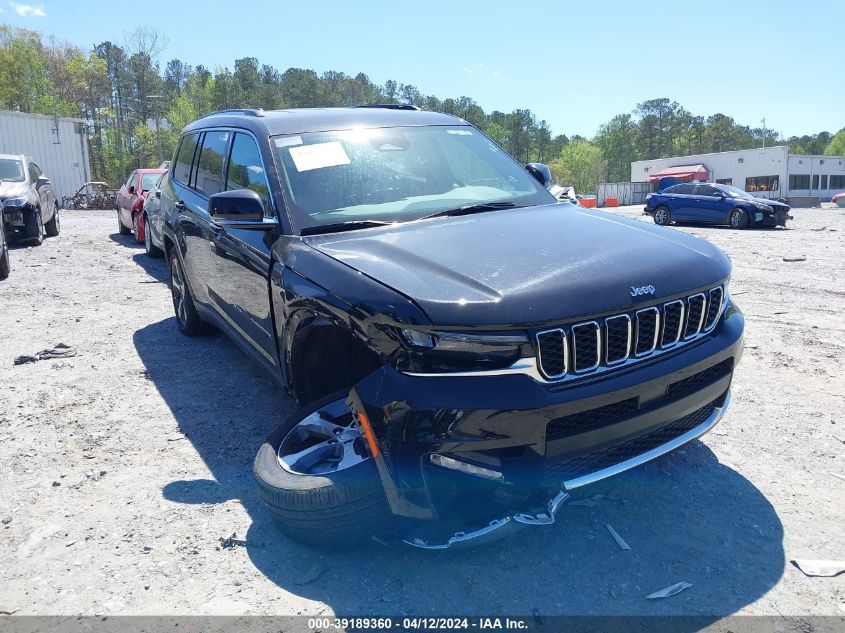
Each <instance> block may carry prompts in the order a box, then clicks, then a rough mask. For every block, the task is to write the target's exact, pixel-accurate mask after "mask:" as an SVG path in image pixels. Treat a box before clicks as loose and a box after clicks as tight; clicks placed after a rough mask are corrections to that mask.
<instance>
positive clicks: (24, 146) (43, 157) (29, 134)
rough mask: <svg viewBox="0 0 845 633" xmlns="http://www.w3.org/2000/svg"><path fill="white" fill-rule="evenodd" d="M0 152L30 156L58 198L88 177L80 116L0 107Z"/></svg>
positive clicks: (86, 144) (83, 131) (83, 130)
mask: <svg viewBox="0 0 845 633" xmlns="http://www.w3.org/2000/svg"><path fill="white" fill-rule="evenodd" d="M0 154H26V155H27V156H31V157H32V158H33V160H35V162H36V163H38V166H39V167H41V169H42V170H43V171H44V174H45V175H46V176H47V177H48V178H49V179H50V182H51V183H52V184H53V188H54V189H55V190H56V195H57V196H58V198H59V200H61V198H62V196H66V195H71V194H73V193H74V192H75V191H76V190H77V189H78V188H79V186H80V185H82V183H84V182H86V181H88V180H90V179H91V176H90V174H91V166H90V162H89V156H88V140H87V138H86V134H85V121H84V120H83V119H68V118H64V117H54V116H49V115H44V114H28V113H25V112H11V111H9V110H0Z"/></svg>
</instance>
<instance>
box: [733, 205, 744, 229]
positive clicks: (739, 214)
mask: <svg viewBox="0 0 845 633" xmlns="http://www.w3.org/2000/svg"><path fill="white" fill-rule="evenodd" d="M728 224H730V225H731V228H732V229H744V228H747V227H748V213H746V211H745V209H740V208H739V207H737V208H735V209H731V212H730V215H728Z"/></svg>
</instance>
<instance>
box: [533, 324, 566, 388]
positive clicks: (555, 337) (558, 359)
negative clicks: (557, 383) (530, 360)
mask: <svg viewBox="0 0 845 633" xmlns="http://www.w3.org/2000/svg"><path fill="white" fill-rule="evenodd" d="M567 352H568V350H567V344H566V336H565V334H564V332H563V330H549V331H548V332H541V333H540V334H538V335H537V354H538V356H539V357H540V365H541V366H542V367H543V373H545V374H546V377H547V378H556V377H557V376H562V375H564V374H565V373H566V369H567V365H568V362H567V356H568V354H567Z"/></svg>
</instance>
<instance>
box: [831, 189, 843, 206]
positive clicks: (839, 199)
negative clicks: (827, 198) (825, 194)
mask: <svg viewBox="0 0 845 633" xmlns="http://www.w3.org/2000/svg"><path fill="white" fill-rule="evenodd" d="M831 201H832V202H833V204H835V205H836V206H837V207H845V192H843V193H837V194H836V195H835V196H833V198H831Z"/></svg>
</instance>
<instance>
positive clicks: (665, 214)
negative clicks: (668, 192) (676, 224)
mask: <svg viewBox="0 0 845 633" xmlns="http://www.w3.org/2000/svg"><path fill="white" fill-rule="evenodd" d="M671 221H672V217H671V216H670V215H669V209H668V208H666V207H657V208H656V209H655V210H654V223H655V224H658V225H660V226H669V223H670V222H671Z"/></svg>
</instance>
